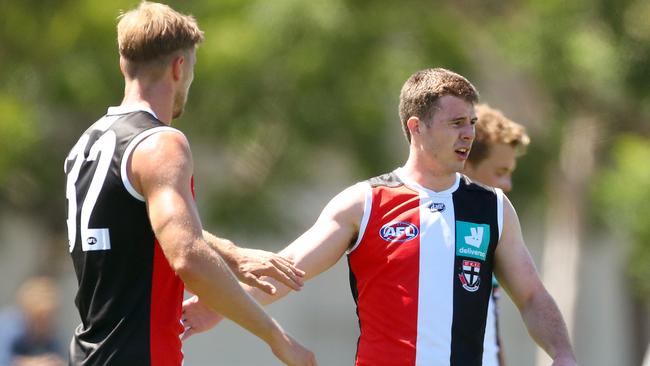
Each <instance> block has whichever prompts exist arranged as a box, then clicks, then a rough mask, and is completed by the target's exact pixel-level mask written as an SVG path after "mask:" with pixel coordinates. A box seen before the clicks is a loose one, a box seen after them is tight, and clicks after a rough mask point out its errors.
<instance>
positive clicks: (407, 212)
mask: <svg viewBox="0 0 650 366" xmlns="http://www.w3.org/2000/svg"><path fill="white" fill-rule="evenodd" d="M419 204H420V197H419V195H418V193H417V192H415V191H413V190H411V189H409V188H407V187H405V186H400V187H397V188H390V187H385V186H379V187H375V188H373V193H372V211H371V213H370V218H369V220H368V224H367V225H366V229H365V231H364V235H363V238H362V240H361V242H360V244H359V246H358V247H357V248H356V249H355V250H354V251H353V252H352V253H350V257H349V259H350V270H351V271H352V273H353V274H354V276H355V279H356V284H357V291H358V298H357V311H358V315H359V325H360V328H361V335H360V337H359V344H358V349H357V360H356V365H357V366H389V365H391V366H394V365H414V364H415V347H416V341H417V317H418V316H417V314H418V282H419V257H420V235H419V227H420V212H419ZM409 224H412V225H413V226H414V227H415V228H417V233H416V234H417V235H414V234H413V232H414V231H413V229H414V227H413V226H409ZM391 238H394V239H396V240H392V241H391V240H390V239H391Z"/></svg>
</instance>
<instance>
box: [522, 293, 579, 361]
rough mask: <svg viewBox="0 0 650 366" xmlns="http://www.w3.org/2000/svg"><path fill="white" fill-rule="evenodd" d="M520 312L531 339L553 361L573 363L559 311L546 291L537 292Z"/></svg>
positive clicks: (564, 326) (573, 357) (566, 332)
mask: <svg viewBox="0 0 650 366" xmlns="http://www.w3.org/2000/svg"><path fill="white" fill-rule="evenodd" d="M520 311H521V316H522V318H523V320H524V322H525V323H526V327H527V328H528V332H529V333H530V335H531V337H533V339H534V340H535V342H537V344H539V345H540V347H542V348H543V349H544V350H545V351H546V353H547V354H548V355H549V356H550V357H551V358H552V359H553V360H558V359H567V360H573V361H575V356H574V354H573V349H572V348H571V342H570V341H569V334H568V331H567V328H566V325H565V323H564V320H563V319H562V315H561V313H560V310H559V309H558V307H557V305H556V304H555V301H554V300H553V298H552V297H551V296H550V295H549V294H548V292H547V291H546V290H544V289H541V290H539V291H538V292H537V293H536V294H535V295H533V296H532V297H531V299H530V300H529V301H528V303H527V304H526V305H525V306H524V307H522V309H520Z"/></svg>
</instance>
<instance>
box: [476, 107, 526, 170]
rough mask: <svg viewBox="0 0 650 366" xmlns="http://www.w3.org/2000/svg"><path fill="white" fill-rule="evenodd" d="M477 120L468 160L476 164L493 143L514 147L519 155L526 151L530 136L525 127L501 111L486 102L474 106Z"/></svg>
mask: <svg viewBox="0 0 650 366" xmlns="http://www.w3.org/2000/svg"><path fill="white" fill-rule="evenodd" d="M475 110H476V117H477V119H478V121H477V122H476V125H475V130H476V137H475V138H474V143H473V144H472V150H471V152H470V154H469V158H468V161H469V162H470V163H472V164H478V163H480V162H481V161H483V160H484V159H485V158H487V157H488V155H489V152H490V147H491V146H493V145H495V144H506V145H510V146H512V147H514V148H515V149H516V150H517V152H518V154H519V155H521V154H523V153H524V152H525V151H526V146H528V144H529V143H530V138H529V137H528V134H526V128H525V127H524V126H522V125H520V124H519V123H516V122H514V121H512V120H510V119H508V118H506V116H504V115H503V113H501V111H499V110H497V109H494V108H492V107H490V106H489V105H487V104H478V105H476V107H475Z"/></svg>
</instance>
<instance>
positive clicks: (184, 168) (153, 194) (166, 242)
mask: <svg viewBox="0 0 650 366" xmlns="http://www.w3.org/2000/svg"><path fill="white" fill-rule="evenodd" d="M192 169H193V167H192V157H191V153H190V150H189V144H188V142H187V140H186V139H185V136H183V135H181V134H179V133H176V132H160V133H157V134H154V135H152V136H150V137H148V138H146V139H145V140H144V141H142V142H141V143H140V144H139V145H138V146H137V147H136V149H135V151H134V153H133V155H132V157H131V160H130V164H129V172H128V174H129V179H130V180H131V181H132V183H133V184H134V187H135V188H136V190H138V191H139V192H141V194H142V195H143V196H144V197H145V201H146V204H147V211H148V213H149V219H150V221H151V226H152V229H153V231H154V233H155V235H156V238H157V239H158V242H159V243H160V246H161V248H162V250H163V253H164V254H165V257H166V258H167V261H168V262H169V264H170V266H171V268H172V269H173V270H174V271H175V272H176V273H177V274H178V275H179V277H180V278H181V279H182V280H183V282H184V283H185V285H186V286H187V287H188V288H189V289H190V291H192V292H194V293H195V294H197V295H198V296H200V298H201V299H202V300H203V301H204V302H205V304H206V305H207V306H208V307H209V308H210V309H212V310H214V311H218V312H220V313H222V314H224V315H225V316H227V317H228V318H230V319H232V320H233V321H234V322H236V323H237V324H239V325H240V326H242V327H244V328H245V329H247V330H248V331H250V332H251V333H253V334H255V335H257V336H258V337H260V338H261V339H263V340H264V341H265V342H266V343H268V344H269V345H270V346H271V349H272V350H273V353H274V354H275V355H276V356H277V357H278V358H280V359H281V360H282V361H283V362H285V363H286V364H288V365H313V364H315V360H314V357H313V354H311V352H309V351H307V350H306V349H304V348H303V347H302V346H301V345H300V344H298V343H297V342H296V341H295V340H293V339H292V338H291V337H290V336H289V335H288V334H287V333H285V332H284V331H283V330H282V328H281V327H280V326H279V325H278V324H277V323H276V322H275V321H274V320H273V319H272V318H271V317H269V316H268V315H267V314H266V313H265V312H264V310H263V309H262V308H261V307H260V306H259V304H257V302H255V301H254V300H253V299H252V298H251V297H250V296H249V295H248V294H246V293H245V292H244V291H243V289H242V288H241V287H240V286H239V283H238V282H237V280H236V278H235V277H234V275H233V274H232V272H231V271H230V269H229V268H228V266H227V265H226V263H225V262H224V261H223V259H222V258H221V257H220V256H219V254H217V252H216V251H215V250H213V249H212V248H211V247H210V246H209V245H208V243H207V242H206V241H205V239H204V237H203V229H202V226H201V221H200V218H199V215H198V211H197V209H196V205H195V203H194V199H193V198H192V194H191V187H190V182H191V176H192Z"/></svg>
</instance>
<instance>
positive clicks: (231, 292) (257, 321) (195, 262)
mask: <svg viewBox="0 0 650 366" xmlns="http://www.w3.org/2000/svg"><path fill="white" fill-rule="evenodd" d="M207 250H209V249H207V247H206V251H207ZM188 261H189V262H190V264H189V265H188V269H185V270H182V271H178V273H179V276H180V277H181V279H182V280H183V282H184V283H185V285H186V286H187V287H188V289H189V290H190V291H191V292H193V293H195V294H196V295H198V296H199V298H200V299H201V302H202V303H204V304H205V305H207V306H208V307H210V308H211V309H212V310H213V311H215V312H217V313H219V314H222V315H223V316H225V317H227V318H229V319H231V320H232V321H234V322H235V323H237V324H239V325H240V326H242V327H243V328H245V329H247V330H248V331H250V332H251V333H253V334H255V335H256V336H258V337H260V338H261V339H263V340H264V341H266V342H267V343H268V342H270V341H271V339H272V337H273V336H274V335H275V333H277V331H279V327H278V325H277V324H276V323H275V321H273V319H271V318H270V317H269V316H268V315H267V314H266V313H265V312H264V310H263V309H262V308H261V306H260V305H259V304H258V303H257V302H255V301H254V300H253V298H251V296H249V295H248V294H247V293H246V292H245V291H244V290H243V289H242V287H241V286H240V285H239V282H238V281H237V279H236V278H235V276H234V275H233V273H232V272H231V271H230V269H229V268H228V266H227V265H226V264H225V262H224V261H223V260H222V259H221V258H220V257H219V256H217V255H215V254H214V253H195V254H191V255H190V257H189V258H188Z"/></svg>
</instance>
